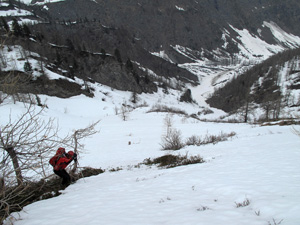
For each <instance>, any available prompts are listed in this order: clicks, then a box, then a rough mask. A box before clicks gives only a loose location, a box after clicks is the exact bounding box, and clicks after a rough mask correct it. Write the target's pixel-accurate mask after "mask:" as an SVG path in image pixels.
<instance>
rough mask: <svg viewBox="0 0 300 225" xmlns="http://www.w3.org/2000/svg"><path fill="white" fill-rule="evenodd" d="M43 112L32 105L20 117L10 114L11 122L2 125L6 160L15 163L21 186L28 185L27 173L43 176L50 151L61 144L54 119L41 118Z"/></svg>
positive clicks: (0, 135) (0, 131) (1, 141)
mask: <svg viewBox="0 0 300 225" xmlns="http://www.w3.org/2000/svg"><path fill="white" fill-rule="evenodd" d="M43 110H44V108H40V109H36V108H35V107H34V105H33V104H32V103H31V104H29V106H27V108H26V111H25V112H24V113H23V114H22V115H21V116H20V117H19V118H17V119H12V116H11V115H10V116H9V121H8V123H7V124H6V125H4V126H0V150H1V151H2V154H3V156H4V158H5V162H4V163H5V164H8V163H7V161H9V162H10V163H11V165H12V170H13V171H14V173H15V177H16V181H17V183H18V185H21V184H22V183H23V182H24V177H23V172H25V171H28V170H31V171H35V172H36V173H39V174H41V175H43V174H42V173H43V171H44V169H43V167H44V165H45V163H48V160H46V159H47V158H48V157H47V155H48V154H49V151H50V150H52V149H56V148H57V146H58V144H59V143H60V141H61V139H60V138H59V137H58V135H57V132H58V127H57V126H54V120H53V119H49V120H48V121H44V120H42V119H41V117H40V115H41V113H42V111H43ZM8 165H9V164H8Z"/></svg>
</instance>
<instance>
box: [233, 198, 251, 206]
mask: <svg viewBox="0 0 300 225" xmlns="http://www.w3.org/2000/svg"><path fill="white" fill-rule="evenodd" d="M250 203H251V201H250V200H249V199H248V198H246V199H245V200H244V201H243V202H235V205H236V207H237V208H240V207H246V206H248V205H250Z"/></svg>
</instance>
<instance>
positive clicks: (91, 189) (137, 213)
mask: <svg viewBox="0 0 300 225" xmlns="http://www.w3.org/2000/svg"><path fill="white" fill-rule="evenodd" d="M76 99H77V100H76ZM83 99H85V101H86V102H85V103H86V105H85V108H86V109H88V110H86V114H85V115H86V116H84V113H83V112H82V111H81V110H80V109H79V108H82V107H80V105H81V102H82V101H83ZM114 100H115V101H116V99H114ZM59 101H62V102H63V101H64V100H62V99H55V101H54V99H52V98H49V99H48V101H47V102H48V103H47V104H48V106H49V109H48V110H47V113H48V116H49V115H52V116H56V117H57V118H58V119H59V121H60V125H61V127H63V129H70V128H71V127H82V126H84V125H86V124H88V123H90V122H91V121H95V120H96V119H101V121H100V123H99V124H98V128H99V130H100V132H99V133H97V134H96V135H94V136H93V137H92V138H88V139H86V140H85V143H84V144H85V149H86V152H84V153H82V154H81V157H80V166H92V167H96V168H99V167H101V168H103V169H106V170H107V172H105V173H103V174H100V175H98V176H93V177H89V178H84V179H80V180H79V181H77V182H76V183H75V184H73V185H70V186H69V187H68V188H67V189H65V190H64V191H62V192H63V194H62V195H60V196H58V197H55V198H52V199H48V200H43V201H39V202H36V203H33V204H31V205H29V206H27V207H25V208H24V210H23V211H22V212H21V213H19V214H17V213H14V214H13V216H15V217H16V218H20V220H17V221H15V222H14V224H15V225H26V224H28V225H29V224H30V225H35V224H43V225H47V224H56V223H64V224H75V225H76V224H78V225H79V224H116V225H117V224H175V225H176V224H201V225H208V224H209V225H210V224H217V225H218V224H220V225H221V224H232V225H235V224H239V225H241V224H245V225H246V224H253V225H264V224H268V221H270V222H273V219H274V220H275V221H276V222H280V221H281V220H282V219H283V221H282V223H281V224H288V225H296V224H299V223H300V216H299V213H298V212H299V210H300V205H299V202H300V194H299V191H298V190H299V188H300V173H299V158H300V151H299V147H298V146H299V143H300V138H299V137H298V136H296V135H294V134H293V133H292V130H291V127H290V126H286V127H279V126H264V127H260V126H251V125H245V124H224V123H204V122H198V121H195V120H194V119H184V118H183V117H182V116H177V115H174V116H173V117H172V121H173V123H172V125H173V127H174V128H176V129H178V130H180V131H181V132H182V137H183V139H185V138H187V137H189V136H191V135H199V136H205V135H206V134H216V135H217V134H219V133H220V132H221V131H222V132H224V133H230V132H232V131H234V132H236V134H237V135H236V136H235V137H233V138H232V139H229V140H228V141H225V142H220V143H218V144H216V145H213V144H210V145H205V146H200V147H197V146H189V147H185V148H184V149H182V150H179V151H176V152H173V151H161V150H160V143H161V136H162V135H163V134H164V133H165V132H166V127H165V125H164V118H165V116H166V114H164V113H146V112H147V111H148V109H149V107H148V108H139V109H137V110H135V111H133V112H131V113H130V115H129V118H128V120H127V121H123V120H122V119H121V118H120V116H118V115H114V113H113V111H109V109H108V108H107V109H106V110H105V113H104V111H101V110H99V116H98V111H97V109H98V108H99V107H100V106H99V104H98V105H96V104H95V103H93V101H94V99H86V98H83V97H77V98H76V97H75V98H74V99H73V103H71V102H72V101H70V103H69V104H70V105H65V107H66V108H67V109H68V110H67V113H64V111H65V110H64V109H62V107H64V105H63V104H62V103H59ZM54 102H56V104H53V103H54ZM120 102H121V100H120ZM102 104H109V103H108V102H101V107H100V108H102ZM76 106H77V107H76ZM92 106H94V108H92ZM88 107H90V108H88ZM1 108H2V107H1ZM111 108H112V107H111ZM71 109H72V110H71ZM61 110H63V113H62V112H61ZM107 112H111V113H110V114H106V113H107ZM45 116H46V115H45ZM71 121H73V123H71ZM295 128H296V129H300V127H298V126H295ZM129 141H131V145H128V142H129ZM168 153H172V154H188V155H200V156H202V157H203V158H204V159H205V160H206V162H205V163H202V164H195V165H188V166H181V167H176V168H172V169H158V168H156V167H155V166H152V167H146V166H141V167H140V168H134V166H135V165H137V164H138V163H141V162H142V161H143V160H144V159H145V158H148V157H151V158H154V157H158V156H161V155H164V154H168ZM116 167H120V168H122V170H120V171H118V172H108V170H109V169H110V168H116ZM246 200H249V201H250V204H249V205H248V206H245V207H239V208H237V206H236V204H238V203H241V204H242V203H243V202H244V201H246ZM58 210H61V212H62V213H61V216H58V215H57V212H58ZM7 224H9V223H8V222H7Z"/></svg>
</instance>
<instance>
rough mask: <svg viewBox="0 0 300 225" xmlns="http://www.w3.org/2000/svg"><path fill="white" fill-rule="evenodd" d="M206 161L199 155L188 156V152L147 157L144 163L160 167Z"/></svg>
mask: <svg viewBox="0 0 300 225" xmlns="http://www.w3.org/2000/svg"><path fill="white" fill-rule="evenodd" d="M204 162H205V161H204V159H203V158H202V157H201V156H199V155H197V156H190V157H188V155H187V154H186V155H172V154H167V155H164V156H160V157H158V158H155V159H150V158H148V159H145V160H144V162H143V164H145V165H153V164H158V166H159V167H165V168H173V167H176V166H182V165H189V164H196V163H204Z"/></svg>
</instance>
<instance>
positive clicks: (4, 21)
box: [1, 16, 10, 33]
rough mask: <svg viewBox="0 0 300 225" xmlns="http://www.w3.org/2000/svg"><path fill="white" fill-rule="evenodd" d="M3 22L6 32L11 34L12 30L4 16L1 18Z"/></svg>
mask: <svg viewBox="0 0 300 225" xmlns="http://www.w3.org/2000/svg"><path fill="white" fill-rule="evenodd" d="M1 22H2V26H3V28H4V29H5V30H6V32H7V33H9V32H10V28H9V26H8V24H7V22H6V20H5V18H4V17H3V16H1Z"/></svg>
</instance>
